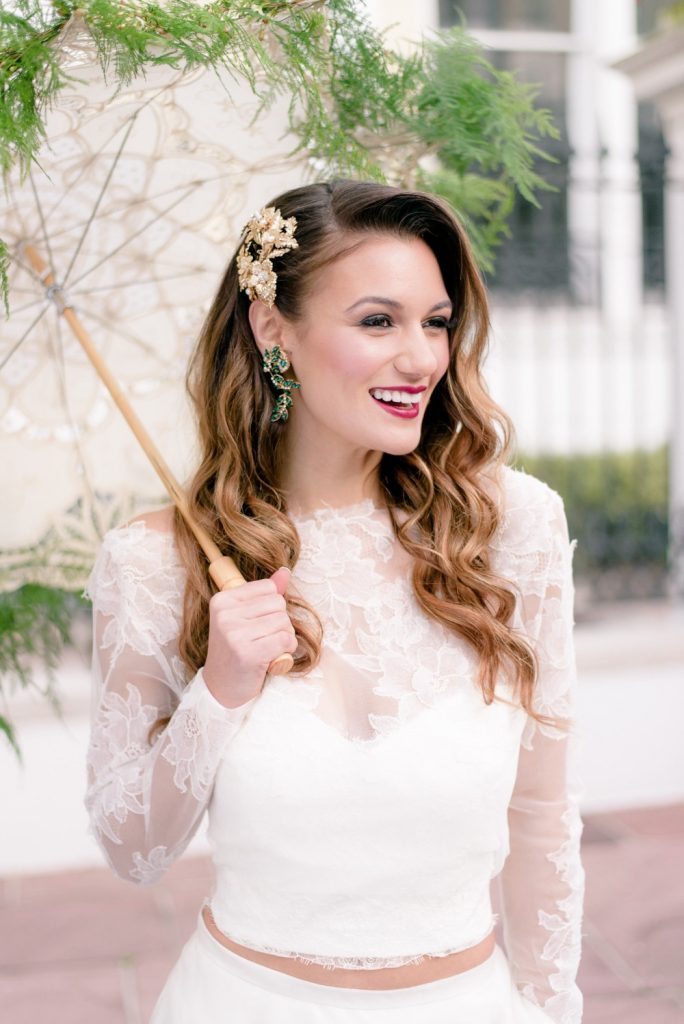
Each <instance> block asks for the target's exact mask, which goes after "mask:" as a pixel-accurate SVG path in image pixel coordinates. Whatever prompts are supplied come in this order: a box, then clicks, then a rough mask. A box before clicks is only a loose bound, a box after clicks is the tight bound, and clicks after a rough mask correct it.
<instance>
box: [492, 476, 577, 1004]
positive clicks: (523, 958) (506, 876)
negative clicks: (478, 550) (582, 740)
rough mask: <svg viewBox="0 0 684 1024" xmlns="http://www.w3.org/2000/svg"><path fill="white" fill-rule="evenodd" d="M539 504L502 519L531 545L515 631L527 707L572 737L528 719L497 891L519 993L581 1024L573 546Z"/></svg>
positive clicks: (550, 509) (550, 508) (547, 500)
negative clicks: (519, 636) (533, 660)
mask: <svg viewBox="0 0 684 1024" xmlns="http://www.w3.org/2000/svg"><path fill="white" fill-rule="evenodd" d="M532 479H533V478H532ZM534 482H535V483H538V481H534ZM538 497H539V496H538V495H537V498H538ZM542 498H543V500H542V501H541V502H539V501H538V500H536V498H535V501H534V506H535V507H534V508H533V509H530V508H526V507H524V506H521V507H519V508H517V509H512V510H510V512H509V513H508V518H509V521H510V522H513V520H514V519H517V526H516V527H515V530H514V533H517V535H518V538H520V533H521V532H522V533H523V534H524V536H525V537H526V538H527V539H528V540H529V542H530V543H529V547H528V548H527V550H526V551H524V552H523V554H522V556H521V557H522V559H523V560H524V561H525V562H526V566H525V567H524V568H525V570H526V571H524V572H523V573H522V574H521V576H519V578H518V582H519V584H520V589H521V606H520V613H521V617H522V620H523V622H522V624H521V625H522V627H523V628H524V629H525V631H526V632H527V634H528V636H529V637H530V639H531V640H532V642H533V644H534V647H535V651H536V654H537V658H538V663H539V678H538V683H537V689H536V692H535V697H534V703H533V707H534V709H535V710H536V711H539V712H541V713H543V714H548V715H554V716H559V717H561V718H562V719H564V720H565V721H566V722H567V723H568V724H569V726H570V730H569V732H568V733H562V732H560V731H559V730H557V729H554V728H552V727H548V726H544V725H540V724H538V723H537V722H535V720H534V719H532V718H530V717H528V718H527V721H526V724H525V729H524V732H523V735H522V740H521V749H520V756H519V761H518V770H517V777H516V781H515V785H514V789H513V794H512V798H511V801H510V806H509V813H508V823H509V836H510V851H509V855H508V858H507V860H506V861H505V863H504V867H503V870H502V872H501V874H500V875H499V878H498V885H499V889H498V892H499V897H500V905H501V909H502V927H503V935H504V942H505V945H506V951H507V954H508V957H509V960H510V963H511V970H512V973H513V977H514V980H515V983H516V986H517V988H518V989H519V991H520V992H521V993H522V995H523V996H524V997H526V998H527V999H528V1000H530V1001H531V1002H532V1003H535V1004H536V1005H538V1006H540V1007H541V1008H542V1009H543V1010H544V1011H545V1013H546V1014H547V1015H548V1017H549V1019H550V1020H552V1021H554V1022H555V1024H579V1022H580V1021H581V1019H582V1008H583V997H582V993H581V992H580V990H579V988H578V987H577V984H576V975H577V970H578V967H579V962H580V957H581V928H582V917H583V902H584V880H585V876H584V869H583V866H582V863H581V858H580V837H581V834H582V829H583V824H582V821H581V818H580V814H579V807H578V801H579V797H580V796H581V793H582V786H581V783H580V778H579V775H578V743H579V738H578V736H577V731H576V723H575V717H574V713H575V698H576V671H575V655H574V645H573V638H572V629H573V625H574V617H573V598H574V589H573V581H572V554H573V550H574V542H573V543H572V544H571V543H570V542H569V538H568V527H567V521H566V518H565V512H564V508H563V503H562V501H561V499H560V497H559V495H557V494H556V492H555V491H551V490H550V489H549V488H546V487H544V493H543V496H542ZM523 523H525V524H526V526H522V528H521V524H523ZM523 546H525V545H523ZM535 548H536V550H534V549H535Z"/></svg>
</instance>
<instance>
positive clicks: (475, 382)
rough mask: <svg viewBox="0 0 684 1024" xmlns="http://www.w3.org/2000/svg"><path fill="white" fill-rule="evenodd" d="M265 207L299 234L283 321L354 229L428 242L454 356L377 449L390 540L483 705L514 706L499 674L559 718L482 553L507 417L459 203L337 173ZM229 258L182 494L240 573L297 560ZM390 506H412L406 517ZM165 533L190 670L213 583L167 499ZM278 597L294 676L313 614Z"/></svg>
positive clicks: (311, 653) (281, 292)
mask: <svg viewBox="0 0 684 1024" xmlns="http://www.w3.org/2000/svg"><path fill="white" fill-rule="evenodd" d="M265 205H268V206H275V207H277V208H278V209H279V210H280V211H281V213H282V215H283V217H286V218H287V217H291V216H294V217H296V219H297V229H296V238H297V241H298V243H299V247H298V248H297V249H294V250H292V251H290V252H288V253H287V254H286V255H285V256H284V257H281V258H276V259H275V262H274V270H275V271H276V273H277V278H278V283H277V298H276V305H277V307H278V309H279V310H280V312H281V313H282V314H283V316H284V317H285V318H286V319H288V320H290V321H291V322H293V323H296V322H297V321H298V320H299V319H301V317H302V314H303V309H304V307H305V304H306V300H307V296H308V294H309V293H310V289H311V287H312V286H313V282H314V280H315V275H316V274H317V273H318V272H319V271H320V270H321V269H322V268H323V267H325V266H327V265H329V264H331V263H333V262H334V261H335V260H336V259H338V258H339V257H340V256H341V255H343V254H344V253H346V252H348V251H350V243H352V244H351V248H353V243H354V241H357V242H358V235H359V234H363V233H368V232H371V233H373V234H378V233H388V234H390V235H394V236H397V237H400V238H413V237H415V238H420V239H422V240H423V241H424V242H425V243H426V244H427V245H428V246H429V247H430V249H431V250H432V252H433V253H434V255H435V257H436V259H437V262H438V264H439V267H440V270H441V273H442V278H443V281H444V285H445V288H446V290H447V292H448V294H449V297H450V299H451V300H452V302H453V303H454V310H455V313H454V318H453V320H452V322H451V325H450V328H449V348H450V359H449V366H448V370H447V373H446V374H445V375H444V377H443V378H442V379H441V381H440V382H439V384H438V385H437V387H436V388H435V390H434V391H433V394H432V396H431V399H430V402H429V404H428V406H427V408H426V410H425V415H424V420H423V427H422V432H421V438H420V442H419V444H418V446H417V447H416V448H415V450H414V451H412V452H410V453H409V454H406V455H392V454H387V453H383V455H382V458H381V461H380V465H379V483H380V489H381V493H382V495H383V497H384V499H385V500H386V502H387V507H388V510H389V512H390V515H391V519H392V524H393V529H394V532H395V536H396V538H397V540H398V542H399V543H400V544H402V546H403V547H404V548H405V549H406V551H408V552H409V553H410V554H411V555H412V556H413V558H414V564H413V572H412V586H413V592H414V594H415V597H416V600H417V601H418V604H419V605H420V607H421V608H422V609H423V610H424V612H425V613H426V614H427V615H430V616H431V617H432V618H434V619H436V620H438V621H439V622H442V623H443V624H444V625H445V626H446V627H448V628H449V629H450V630H451V631H452V632H453V633H455V634H456V635H458V636H460V637H462V638H463V639H465V640H466V641H467V642H468V643H469V644H471V645H472V647H473V648H474V649H475V650H476V651H477V653H478V654H479V657H480V662H479V663H480V670H479V677H478V683H479V685H480V687H481V689H482V693H483V697H484V700H485V702H486V703H487V704H491V703H492V701H493V700H504V702H505V703H509V704H510V701H506V700H505V699H504V698H502V697H500V696H499V695H498V694H496V693H495V687H496V680H497V677H498V675H499V673H500V672H505V673H506V675H507V677H508V678H512V679H513V681H514V682H515V684H516V695H517V696H518V697H519V700H520V704H521V705H522V706H523V707H524V708H525V710H526V711H527V712H528V714H530V715H531V716H532V717H534V718H535V719H536V720H537V721H538V722H542V723H545V724H548V725H555V726H556V727H559V728H561V729H562V728H563V724H562V722H561V721H560V720H557V719H554V718H550V717H548V716H545V715H539V714H537V713H536V712H535V711H534V710H533V709H532V707H531V703H532V695H533V689H534V684H535V680H536V676H537V663H536V659H535V655H534V652H533V650H532V648H531V647H530V646H529V644H528V643H527V642H526V641H525V640H524V639H523V638H522V637H521V636H520V635H518V634H517V633H516V632H515V631H514V630H513V629H512V627H511V626H510V624H509V623H510V619H511V615H512V612H513V609H514V605H515V597H514V594H513V592H512V590H511V589H509V584H507V581H505V580H503V579H501V578H499V577H498V576H497V575H496V574H495V573H494V572H493V570H492V568H491V565H490V556H489V552H488V544H489V542H490V541H491V540H492V538H493V536H494V533H495V531H496V529H497V526H498V524H499V511H498V506H497V502H496V501H495V500H494V498H493V497H492V496H491V494H490V492H489V490H488V489H487V487H486V486H485V484H484V481H483V475H484V474H486V473H487V472H489V471H490V470H492V469H495V468H496V467H497V466H498V465H502V464H504V463H505V462H506V461H507V456H508V453H509V450H510V446H511V441H512V436H513V428H512V425H511V422H510V420H509V418H508V417H507V415H506V414H505V413H504V412H503V410H502V409H501V408H499V406H498V405H496V403H495V402H494V401H493V400H492V398H491V397H490V396H489V394H488V392H487V389H486V386H485V384H484V381H483V379H482V376H481V365H482V361H483V358H484V356H485V354H486V348H487V338H488V332H489V312H488V303H487V296H486V292H485V288H484V285H483V282H482V280H481V277H480V274H479V272H478V269H477V266H476V263H475V260H474V258H473V255H472V251H471V248H470V245H469V242H468V239H467V236H466V233H465V231H464V229H463V227H462V226H461V224H460V222H459V219H458V216H457V215H456V214H455V212H454V211H453V210H452V208H451V207H450V206H449V205H448V204H447V203H446V201H444V200H441V199H440V198H438V197H436V196H434V195H431V194H429V193H426V192H421V191H410V190H404V189H399V188H395V187H393V186H389V185H384V184H378V183H375V182H365V181H351V180H346V179H335V180H333V181H330V182H323V183H315V184H309V185H304V186H301V187H298V188H293V189H290V190H289V191H287V192H283V193H282V194H281V195H279V196H277V197H276V198H275V199H273V200H271V202H269V203H267V204H265ZM236 256H237V248H236V251H235V252H234V253H233V255H232V257H231V259H230V261H229V263H228V267H227V269H226V271H225V274H224V276H223V279H222V281H221V283H220V285H219V288H218V291H217V293H216V296H215V298H214V300H213V303H212V306H211V308H210V310H209V313H208V315H207V317H206V320H205V322H204V325H203V327H202V330H201V332H200V335H199V338H198V340H197V343H196V347H195V349H194V351H193V353H192V356H191V359H190V363H189V366H188V372H187V376H186V387H187V390H188V393H189V395H190V399H191V402H192V406H193V408H194V412H195V417H196V422H197V427H198V437H199V443H200V459H199V465H198V468H197V470H196V472H195V473H194V476H193V477H192V480H191V482H190V484H189V486H188V488H187V499H188V503H189V506H190V509H191V511H192V513H193V514H194V516H195V517H196V519H197V520H198V521H199V523H201V525H202V526H203V527H204V529H205V530H206V531H207V533H208V534H209V535H210V536H211V537H212V538H213V540H214V541H215V542H216V544H217V545H218V547H219V548H220V549H221V550H222V551H223V552H224V553H225V554H228V555H230V557H231V558H232V559H233V560H234V561H235V563H236V564H237V566H238V568H239V570H240V572H241V573H242V575H243V577H244V578H245V580H247V581H250V580H256V579H263V578H264V577H267V576H270V575H271V574H272V573H273V572H275V570H276V569H277V568H278V567H279V566H281V565H287V566H289V567H291V568H292V567H294V565H295V564H296V562H297V560H298V558H299V553H300V538H299V534H298V532H297V529H296V527H295V525H294V523H293V522H292V521H291V519H290V518H289V516H288V512H287V502H286V499H285V496H284V494H283V492H282V491H281V490H280V488H279V484H278V481H279V480H280V479H282V477H281V474H280V469H281V460H282V457H283V451H282V449H283V444H282V440H283V437H284V430H286V429H287V425H286V423H284V422H283V421H282V420H279V421H275V422H273V423H272V422H271V418H270V417H271V412H272V411H273V408H274V401H275V397H274V393H273V391H272V389H271V386H270V382H269V380H268V378H267V377H266V375H265V374H264V372H263V369H262V365H261V356H260V353H259V350H258V347H257V345H256V342H255V339H254V335H253V333H252V329H251V326H250V323H249V317H248V311H249V305H250V300H249V298H248V296H247V295H246V293H245V292H244V291H241V290H240V288H239V284H238V276H237V266H236ZM295 401H296V392H295ZM394 509H402V510H404V511H406V512H407V513H408V517H407V518H406V520H405V521H404V522H403V523H399V522H398V520H397V518H396V517H395V515H394V513H393V510H394ZM174 531H175V537H176V543H177V546H178V549H179V552H180V555H181V558H182V561H183V563H184V565H185V567H186V569H187V584H186V589H185V594H184V602H183V625H182V630H181V635H180V640H179V653H180V657H181V659H182V661H183V662H184V664H185V665H186V666H187V668H188V669H189V671H190V672H191V673H192V674H193V675H194V673H195V672H196V671H197V670H198V669H199V668H200V667H201V666H202V665H203V664H204V662H205V660H206V655H207V646H208V636H209V599H210V598H211V596H212V594H213V593H214V591H215V588H214V584H213V583H212V581H211V578H210V576H209V574H208V572H207V563H206V556H205V555H204V553H203V551H202V550H201V548H200V547H199V545H198V543H197V541H196V539H195V537H194V535H193V534H192V532H191V531H190V530H189V528H188V526H187V525H186V523H185V521H184V520H183V518H182V516H181V515H180V513H179V512H178V511H177V510H176V512H175V515H174ZM286 601H287V611H288V614H289V615H290V617H291V619H292V623H293V625H294V627H295V632H296V634H297V639H298V641H299V646H298V648H297V652H296V655H295V665H294V669H293V671H294V672H301V673H305V672H307V671H309V670H310V669H311V668H313V667H314V666H315V665H316V664H317V663H318V661H319V659H320V655H321V642H322V639H323V627H322V624H321V621H320V619H319V617H318V615H317V614H316V612H315V609H313V608H311V607H310V606H309V605H308V603H307V602H305V601H304V600H303V599H302V598H300V597H299V596H298V595H295V594H286ZM157 724H158V725H160V726H161V725H163V722H160V723H157Z"/></svg>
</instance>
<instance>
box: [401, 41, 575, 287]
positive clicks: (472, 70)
mask: <svg viewBox="0 0 684 1024" xmlns="http://www.w3.org/2000/svg"><path fill="white" fill-rule="evenodd" d="M424 54H425V55H424V60H423V62H422V64H421V87H420V91H419V94H418V96H417V98H416V101H415V103H414V107H413V115H412V118H411V121H410V128H411V131H412V132H414V133H415V134H416V135H417V136H418V137H419V138H420V139H421V140H422V142H423V144H424V149H425V152H426V153H435V154H436V155H437V157H438V159H439V164H440V167H439V169H438V170H436V171H433V172H428V171H424V172H421V174H420V184H421V186H422V187H423V188H425V189H427V190H429V191H434V192H438V193H439V194H441V195H443V196H445V198H447V199H448V200H449V201H450V202H451V203H452V204H453V205H454V207H455V208H456V209H457V210H458V211H459V212H460V214H461V218H462V220H463V221H464V224H465V227H466V229H467V230H468V233H469V235H470V238H471V240H472V242H473V246H474V248H475V251H476V254H477V256H478V258H479V261H480V264H481V265H482V266H483V268H484V269H485V270H492V269H493V260H492V253H493V250H494V248H495V247H496V245H497V244H498V242H499V241H500V240H501V237H502V235H505V234H506V235H507V234H509V231H508V228H507V226H506V220H507V218H508V215H509V214H510V212H511V209H512V206H513V200H514V196H515V192H516V190H517V191H518V192H519V193H520V194H521V195H522V196H523V197H524V198H525V199H527V200H528V201H529V202H530V203H532V204H533V205H535V206H539V202H538V200H537V198H536V193H537V192H538V191H543V190H550V189H551V188H552V186H550V185H549V184H548V183H547V182H546V181H545V180H544V179H543V178H542V177H541V176H540V175H539V174H538V173H537V172H536V171H535V170H534V166H535V160H536V159H540V158H541V159H543V160H552V159H553V158H552V157H551V156H550V155H549V154H548V153H546V152H545V151H544V150H543V149H542V148H541V147H540V146H539V144H538V143H539V141H540V140H541V139H543V138H552V139H557V138H558V131H557V129H556V128H555V127H554V125H553V122H552V119H551V113H550V111H548V110H546V109H543V108H537V107H535V98H536V96H537V93H538V88H537V87H536V86H532V85H526V84H523V83H522V82H519V81H518V80H517V79H516V77H515V75H513V74H512V73H511V72H510V71H502V70H499V69H498V68H496V67H494V66H493V65H492V64H491V62H490V61H488V60H487V59H486V57H485V56H484V54H483V53H482V50H481V49H480V47H479V45H478V44H477V42H476V41H475V40H474V39H472V38H471V37H470V36H468V34H467V33H466V32H465V31H464V30H463V29H462V28H458V27H456V28H453V29H451V30H449V31H447V32H442V33H440V34H439V35H438V36H437V38H436V39H435V40H429V41H427V42H426V43H425V44H424Z"/></svg>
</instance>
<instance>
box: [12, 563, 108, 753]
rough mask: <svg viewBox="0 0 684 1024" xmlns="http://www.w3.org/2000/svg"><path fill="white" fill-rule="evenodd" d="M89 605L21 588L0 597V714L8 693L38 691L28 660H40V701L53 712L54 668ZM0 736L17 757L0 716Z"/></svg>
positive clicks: (66, 595)
mask: <svg viewBox="0 0 684 1024" xmlns="http://www.w3.org/2000/svg"><path fill="white" fill-rule="evenodd" d="M88 607H89V602H88V601H86V600H85V599H84V598H82V597H81V596H80V595H78V594H75V593H71V592H69V591H65V590H58V589H55V588H52V587H43V586H40V585H38V584H35V583H27V584H25V585H24V586H23V587H20V588H19V589H18V590H15V591H11V592H6V593H0V697H2V702H3V711H5V710H6V708H7V705H8V697H9V694H10V693H11V692H12V691H13V690H14V689H15V688H16V687H17V686H21V687H24V688H26V687H30V688H33V689H36V690H37V689H38V686H37V684H36V682H35V680H34V678H33V675H32V669H31V664H30V661H31V659H33V658H36V657H37V658H40V659H41V660H42V661H43V662H44V664H45V668H46V673H47V687H46V688H45V689H44V690H42V691H41V692H42V694H43V696H45V697H46V698H47V699H48V700H49V701H50V702H51V704H52V705H53V707H54V708H55V710H56V711H59V699H58V695H57V693H56V690H55V678H56V676H55V669H56V668H57V665H58V664H59V659H60V655H61V653H62V650H63V648H64V645H65V644H69V643H72V624H73V619H74V615H75V613H76V612H77V611H78V609H79V608H88ZM0 732H2V733H3V734H4V735H5V737H6V738H7V740H8V741H9V743H10V744H11V745H12V747H13V748H14V750H15V751H16V753H17V755H18V756H20V754H19V747H18V744H17V739H16V735H15V730H14V727H13V725H12V723H11V721H10V719H9V718H8V717H7V715H6V714H4V713H0Z"/></svg>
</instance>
